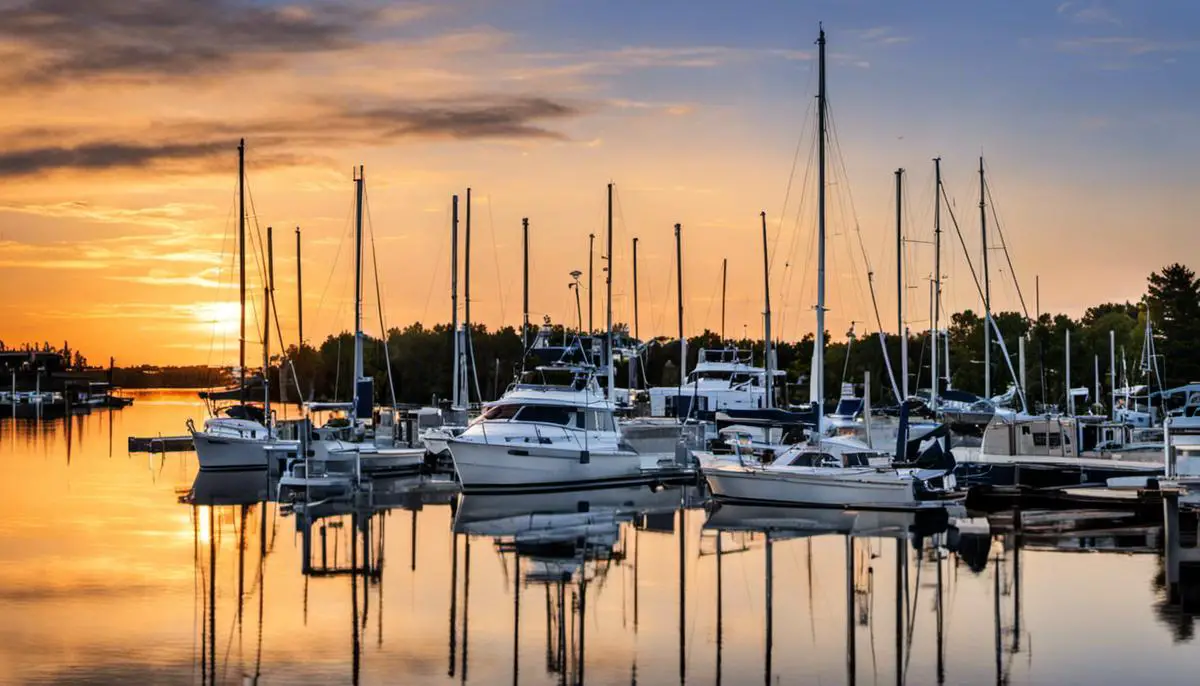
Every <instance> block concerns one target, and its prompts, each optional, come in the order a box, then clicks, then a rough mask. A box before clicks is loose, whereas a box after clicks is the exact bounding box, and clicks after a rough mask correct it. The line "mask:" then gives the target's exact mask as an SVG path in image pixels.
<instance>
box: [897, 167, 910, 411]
mask: <svg viewBox="0 0 1200 686" xmlns="http://www.w3.org/2000/svg"><path fill="white" fill-rule="evenodd" d="M903 203H904V169H903V168H900V169H897V170H896V336H897V337H899V338H900V395H901V397H900V398H899V399H898V402H900V403H903V402H904V401H905V400H906V399H908V329H906V328H905V327H904V294H905V288H904V207H903Z"/></svg>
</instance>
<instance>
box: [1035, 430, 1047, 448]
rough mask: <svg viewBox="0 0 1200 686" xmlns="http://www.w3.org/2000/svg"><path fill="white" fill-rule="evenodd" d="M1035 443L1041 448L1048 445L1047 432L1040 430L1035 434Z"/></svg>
mask: <svg viewBox="0 0 1200 686" xmlns="http://www.w3.org/2000/svg"><path fill="white" fill-rule="evenodd" d="M1033 444H1034V445H1036V446H1037V447H1039V448H1044V447H1046V434H1045V433H1044V432H1042V431H1039V432H1037V433H1035V434H1034V435H1033Z"/></svg>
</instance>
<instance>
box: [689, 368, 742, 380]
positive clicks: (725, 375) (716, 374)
mask: <svg viewBox="0 0 1200 686" xmlns="http://www.w3.org/2000/svg"><path fill="white" fill-rule="evenodd" d="M732 378H733V372H732V371H730V370H726V369H703V370H697V371H694V372H692V373H691V374H689V375H688V381H697V380H700V379H716V380H718V381H729V380H730V379H732Z"/></svg>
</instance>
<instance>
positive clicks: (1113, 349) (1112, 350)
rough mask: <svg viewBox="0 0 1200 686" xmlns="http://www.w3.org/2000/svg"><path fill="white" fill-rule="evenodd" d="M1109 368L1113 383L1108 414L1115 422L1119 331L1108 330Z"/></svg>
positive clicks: (1111, 382)
mask: <svg viewBox="0 0 1200 686" xmlns="http://www.w3.org/2000/svg"><path fill="white" fill-rule="evenodd" d="M1108 370H1109V378H1110V379H1111V380H1110V381H1109V383H1110V384H1111V385H1112V388H1111V389H1110V390H1111V391H1112V399H1111V400H1110V401H1109V403H1108V416H1109V419H1112V420H1113V421H1114V422H1115V421H1116V420H1117V332H1116V331H1114V330H1112V329H1109V330H1108Z"/></svg>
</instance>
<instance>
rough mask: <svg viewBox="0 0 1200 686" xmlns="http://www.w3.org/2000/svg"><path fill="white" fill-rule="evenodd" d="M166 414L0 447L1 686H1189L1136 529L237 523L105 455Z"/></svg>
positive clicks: (831, 519) (661, 503)
mask: <svg viewBox="0 0 1200 686" xmlns="http://www.w3.org/2000/svg"><path fill="white" fill-rule="evenodd" d="M192 398H193V396H192V395H191V394H186V393H157V394H147V395H143V396H140V397H139V398H138V401H137V403H136V404H135V405H133V406H132V407H130V408H127V409H124V410H119V411H113V412H111V413H110V412H108V411H101V412H98V413H95V414H92V415H90V416H81V417H75V418H72V419H69V420H58V421H53V422H41V423H37V422H32V421H17V422H14V421H12V420H10V419H5V420H0V462H2V463H3V474H4V477H3V479H2V480H0V618H2V619H0V681H3V682H5V683H44V682H77V683H85V682H86V683H94V682H129V683H202V682H216V683H239V682H240V683H254V682H255V681H256V680H257V682H260V683H287V684H293V683H313V684H325V683H343V682H355V681H357V682H359V683H406V684H451V683H455V682H458V683H474V684H498V683H529V684H564V683H580V682H584V681H586V682H588V683H596V684H634V683H639V684H668V683H689V684H719V683H725V684H744V683H796V684H810V683H812V684H817V683H820V684H838V683H859V684H892V683H899V682H903V683H909V684H932V683H937V682H938V681H939V680H940V681H943V682H944V683H947V684H985V683H986V684H991V683H997V682H999V681H1003V682H1005V683H1013V684H1020V683H1037V684H1127V683H1135V682H1142V683H1154V684H1195V683H1197V682H1198V681H1200V641H1198V640H1197V639H1196V638H1195V637H1194V635H1193V630H1192V619H1191V618H1190V617H1189V616H1188V615H1187V614H1185V613H1184V612H1182V610H1181V609H1180V607H1179V605H1178V604H1176V603H1173V602H1171V600H1170V599H1169V597H1168V596H1169V594H1168V592H1167V590H1166V577H1167V567H1166V566H1165V563H1164V560H1163V556H1162V553H1161V552H1160V550H1161V547H1162V546H1161V541H1162V540H1163V535H1162V529H1161V524H1162V522H1161V520H1159V521H1157V522H1135V521H1131V520H1123V521H1118V522H1113V521H1111V520H1110V521H1099V522H1094V523H1092V524H1091V525H1090V526H1091V528H1092V530H1093V533H1092V534H1090V535H1089V536H1088V537H1087V538H1084V539H1080V538H1078V537H1075V536H1071V535H1059V534H1056V533H1054V528H1055V527H1058V526H1061V525H1060V524H1056V523H1053V522H1050V523H1045V522H1041V520H1039V519H1038V515H1037V513H1034V515H1033V516H1032V517H1031V518H1029V519H1027V520H1026V521H1027V525H1026V526H1025V528H1024V530H1023V533H1022V534H1021V535H1020V536H1019V537H1018V536H1017V535H1016V534H1014V533H1012V531H1011V527H1008V529H1009V530H1008V532H1007V533H1005V532H1004V531H997V528H998V527H997V526H996V525H997V524H1002V520H1003V518H994V521H993V528H992V529H991V530H990V533H984V532H985V531H988V530H986V529H983V528H982V527H981V526H979V525H980V524H981V523H982V520H976V521H974V522H972V525H971V526H968V525H963V526H962V527H961V528H960V529H952V530H949V531H941V532H939V529H942V528H943V527H941V526H940V525H939V523H938V522H932V523H929V522H922V523H921V524H922V528H921V532H920V535H915V534H914V535H904V534H902V533H900V532H901V531H902V530H903V528H904V527H905V526H907V525H909V524H911V522H906V521H899V520H898V519H897V518H896V517H895V516H891V517H871V516H867V515H863V516H861V517H854V516H853V515H845V514H842V513H830V512H820V511H816V512H806V511H796V512H788V513H786V518H781V515H780V513H779V512H778V511H774V512H772V511H763V510H751V509H739V508H723V509H721V510H719V511H718V512H716V513H715V514H714V515H712V517H713V519H712V521H708V520H709V514H708V513H707V512H706V511H705V509H704V508H703V503H702V501H701V500H700V499H699V498H698V497H697V496H696V494H695V493H692V492H687V491H681V490H668V491H663V492H659V493H651V492H650V491H649V490H648V489H641V490H639V489H620V490H616V491H612V490H608V491H593V492H584V493H570V494H559V495H554V496H548V495H541V496H534V497H516V496H504V497H501V496H496V497H474V496H472V497H467V498H464V499H462V500H459V499H458V498H457V497H456V496H454V495H453V494H451V493H447V492H446V491H445V489H438V488H429V487H422V486H421V484H420V483H419V481H417V480H413V479H407V480H397V481H393V482H390V483H388V484H385V485H384V486H383V487H382V488H381V493H379V494H377V498H378V503H377V507H376V508H373V509H372V508H369V507H365V506H364V507H361V508H359V509H358V510H357V511H356V510H354V508H350V507H340V508H333V507H331V508H327V509H325V510H324V511H316V510H314V511H313V512H310V513H308V514H307V515H306V516H299V515H297V514H295V513H292V512H289V511H288V510H287V509H286V508H281V507H279V506H277V505H275V504H272V503H267V504H263V503H261V502H259V499H260V498H261V495H262V494H263V493H265V492H266V491H267V489H268V488H269V485H268V484H266V483H265V481H263V482H255V481H254V480H252V479H244V478H243V479H237V478H233V477H230V476H228V475H218V476H213V477H211V478H210V477H209V475H203V476H202V477H200V478H199V479H197V469H196V461H195V457H194V455H192V454H190V453H182V454H172V455H166V456H165V457H158V456H156V457H147V456H145V455H129V454H127V452H126V448H125V446H126V437H127V436H129V435H154V434H158V433H162V434H177V433H181V432H182V429H183V426H184V420H185V419H186V418H188V417H189V416H191V417H195V418H197V419H199V418H200V417H202V416H203V411H202V408H201V406H200V405H199V404H198V403H197V402H195V401H193V399H192ZM189 493H191V495H189ZM685 504H686V505H687V507H686V509H684V508H683V505H685ZM386 506H393V507H390V508H389V507H386ZM1026 516H1027V517H1029V515H1028V514H1027V515H1026ZM706 521H707V522H708V525H707V526H706ZM756 527H757V528H759V529H760V530H755V529H756ZM763 527H769V528H771V530H772V531H773V532H774V533H771V534H770V535H768V534H765V533H763V532H762V531H761V528H763ZM999 528H1001V529H1003V528H1005V527H1003V526H1001V527H999ZM305 531H307V532H309V533H308V535H305V533H304V532H305ZM823 532H824V533H823ZM847 532H853V533H854V536H848V535H846V533H847ZM1187 538H1188V537H1186V536H1185V539H1187ZM1189 540H1190V539H1189ZM1018 543H1019V544H1020V545H1018ZM1081 543H1082V544H1083V545H1084V546H1085V547H1092V548H1100V549H1103V550H1102V551H1100V552H1079V551H1078V548H1079V547H1080V545H1081ZM1117 549H1119V550H1117ZM354 570H358V571H357V572H355V571H354ZM1172 576H1173V575H1172ZM939 599H940V600H939ZM1189 609H1191V608H1189Z"/></svg>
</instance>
